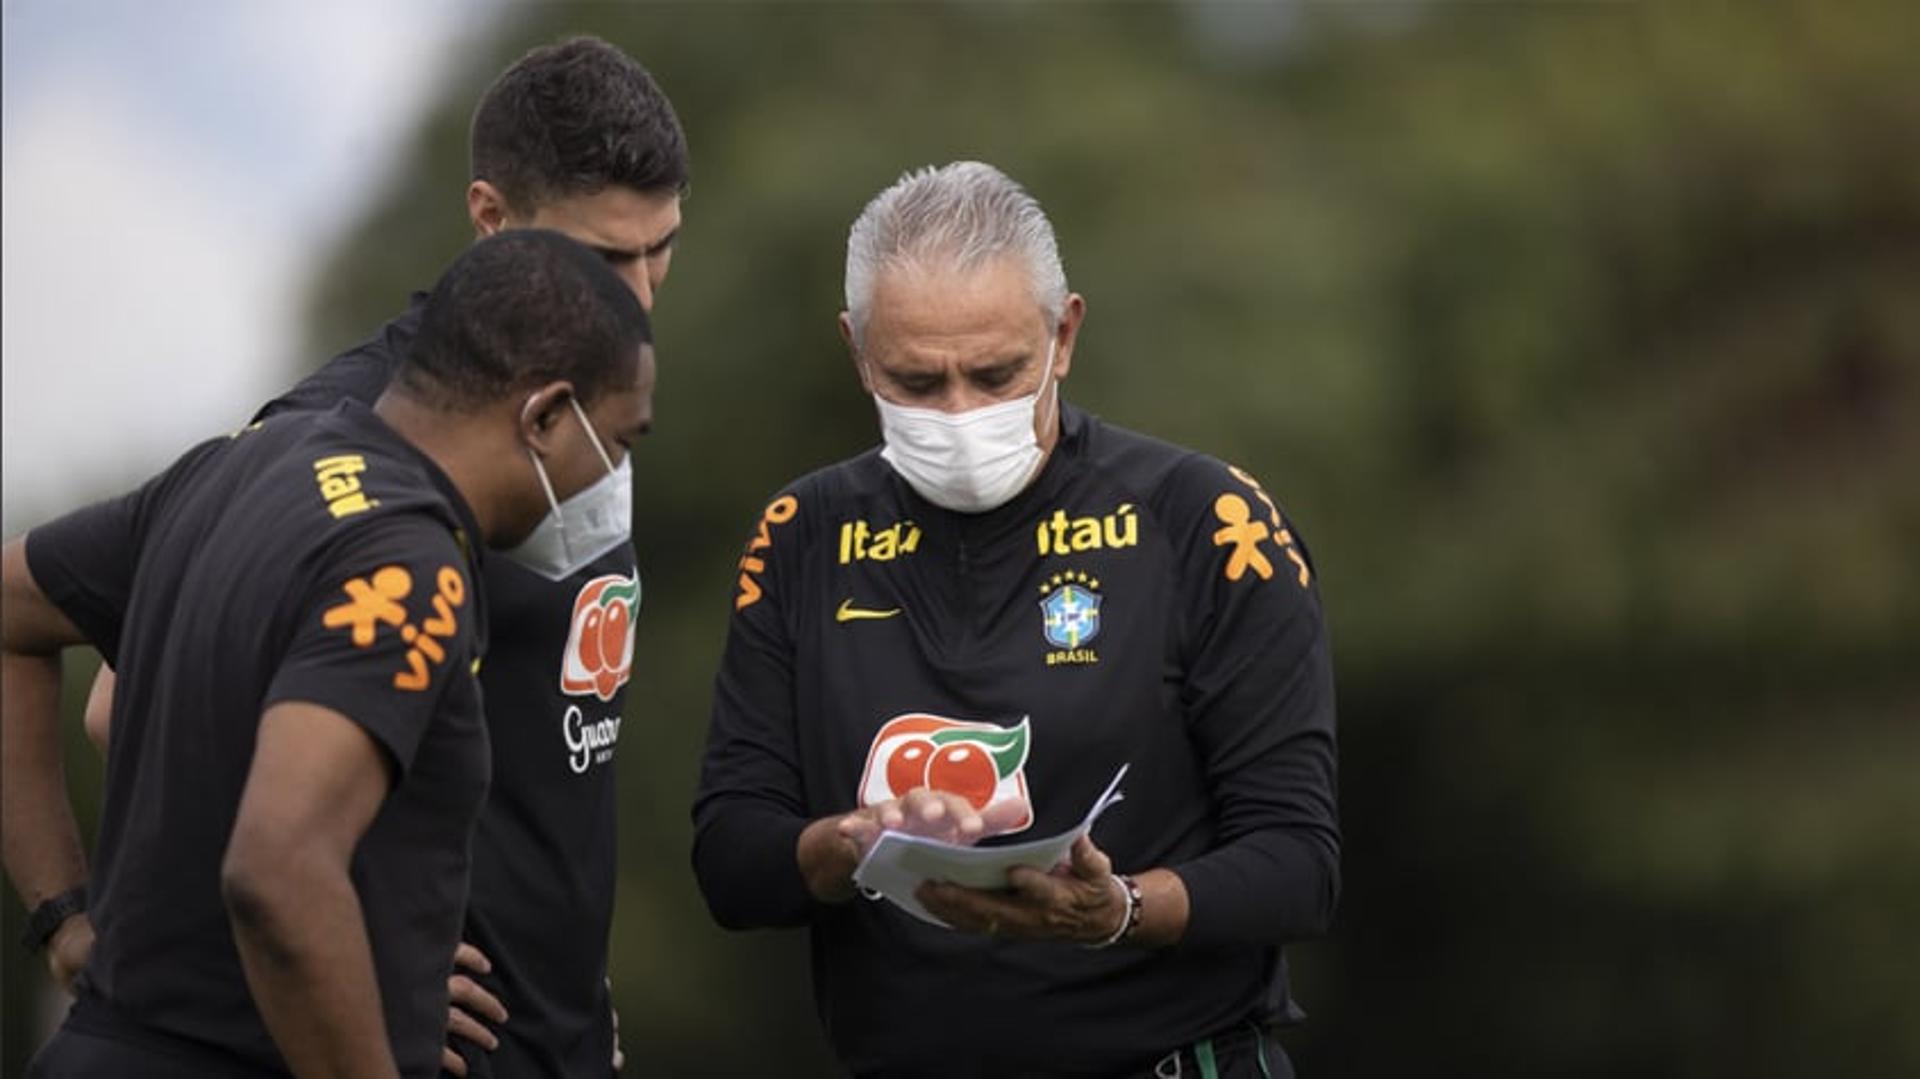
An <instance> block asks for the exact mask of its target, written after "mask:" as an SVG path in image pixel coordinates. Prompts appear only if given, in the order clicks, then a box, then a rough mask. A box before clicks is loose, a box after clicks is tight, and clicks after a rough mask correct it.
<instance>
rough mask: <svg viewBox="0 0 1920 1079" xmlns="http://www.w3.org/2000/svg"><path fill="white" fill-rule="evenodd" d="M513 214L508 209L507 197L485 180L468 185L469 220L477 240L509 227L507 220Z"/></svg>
mask: <svg viewBox="0 0 1920 1079" xmlns="http://www.w3.org/2000/svg"><path fill="white" fill-rule="evenodd" d="M511 216H512V213H511V212H510V211H509V210H508V209H507V197H506V196H505V195H502V194H501V193H500V189H499V188H497V187H495V186H493V185H492V184H490V183H488V182H487V181H485V180H475V181H474V182H472V183H470V184H468V185H467V219H468V220H469V221H472V222H473V235H474V238H475V239H479V240H484V239H486V238H487V237H489V236H491V235H493V234H494V233H496V232H499V231H500V230H501V229H503V228H506V227H507V219H508V218H509V217H511Z"/></svg>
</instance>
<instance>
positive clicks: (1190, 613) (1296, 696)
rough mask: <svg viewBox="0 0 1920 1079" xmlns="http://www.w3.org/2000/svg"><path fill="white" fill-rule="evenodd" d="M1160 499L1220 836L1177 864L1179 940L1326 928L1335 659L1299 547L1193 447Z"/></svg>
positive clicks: (1185, 695) (1333, 816) (1236, 479)
mask: <svg viewBox="0 0 1920 1079" xmlns="http://www.w3.org/2000/svg"><path fill="white" fill-rule="evenodd" d="M1165 493H1166V497H1165V498H1164V499H1163V502H1164V505H1165V509H1164V510H1163V512H1166V513H1167V514H1168V515H1169V523H1170V528H1171V529H1172V530H1173V534H1175V535H1183V536H1185V549H1184V550H1183V551H1182V552H1180V557H1181V565H1182V587H1181V594H1182V595H1184V596H1186V597H1188V599H1187V601H1186V602H1187V610H1186V611H1185V612H1184V617H1183V622H1184V632H1183V636H1182V671H1183V678H1182V682H1181V687H1180V701H1181V706H1182V710H1183V712H1184V714H1185V718H1186V722H1187V724H1188V731H1189V734H1190V736H1191V737H1192V738H1193V739H1194V741H1195V744H1196V745H1197V746H1198V748H1199V751H1200V759H1201V761H1202V763H1203V766H1204V768H1205V772H1206V780H1207V782H1208V784H1209V788H1210V790H1209V793H1210V801H1211V803H1212V805H1213V809H1214V813H1215V815H1216V826H1217V830H1218V837H1219V845H1218V846H1216V847H1215V848H1214V849H1213V850H1211V851H1209V852H1207V853H1206V854H1204V855H1202V856H1200V857H1198V858H1195V859H1193V860H1191V861H1188V862H1186V863H1184V864H1181V865H1177V866H1173V867H1172V868H1173V870H1174V871H1175V872H1176V873H1178V874H1179V875H1180V878H1181V880H1182V881H1183V882H1184V883H1185V884H1186V887H1187V895H1188V899H1189V902H1190V913H1189V920H1188V925H1187V932H1186V937H1185V941H1184V943H1185V944H1187V945H1189V946H1194V947H1206V946H1210V945H1214V944H1222V943H1231V942H1256V943H1281V942H1284V941H1287V940H1291V939H1298V938H1303V937H1311V936H1318V935H1320V934H1321V933H1324V932H1325V931H1326V928H1327V925H1328V923H1329V922H1330V921H1331V919H1332V917H1333V909H1334V905H1335V903H1336V902H1337V900H1338V896H1339V891H1340V875H1339V862H1340V830H1339V812H1338V808H1337V805H1336V794H1335V760H1336V751H1335V741H1334V697H1333V663H1332V657H1331V654H1330V652H1329V650H1328V645H1327V633H1326V625H1325V622H1324V621H1323V619H1322V616H1321V608H1320V594H1319V582H1318V580H1317V579H1316V578H1315V576H1314V573H1313V569H1312V564H1311V563H1310V562H1309V561H1308V559H1307V556H1306V551H1305V548H1304V546H1303V545H1302V544H1301V542H1300V539H1299V536H1298V534H1297V533H1295V532H1294V530H1293V529H1292V526H1291V524H1290V523H1289V522H1288V521H1287V520H1286V518H1285V516H1284V515H1283V514H1282V513H1281V511H1280V508H1279V507H1278V505H1277V504H1275V503H1274V501H1273V499H1272V498H1271V497H1270V496H1269V495H1268V494H1267V493H1266V492H1265V491H1264V490H1262V489H1261V487H1260V485H1259V484H1258V482H1257V481H1255V480H1254V479H1253V477H1252V476H1249V475H1247V474H1246V473H1245V472H1242V471H1240V470H1238V469H1234V468H1230V467H1229V466H1227V465H1224V464H1222V463H1221V462H1219V461H1217V460H1213V459H1211V458H1207V457H1204V456H1198V455H1196V456H1195V457H1193V458H1190V459H1189V460H1188V461H1186V462H1184V463H1183V464H1182V466H1181V467H1180V468H1179V469H1178V470H1177V471H1176V473H1175V475H1174V476H1173V478H1172V479H1171V480H1170V481H1169V483H1168V484H1167V487H1166V489H1165Z"/></svg>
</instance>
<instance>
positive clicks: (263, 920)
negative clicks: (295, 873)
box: [220, 837, 299, 966]
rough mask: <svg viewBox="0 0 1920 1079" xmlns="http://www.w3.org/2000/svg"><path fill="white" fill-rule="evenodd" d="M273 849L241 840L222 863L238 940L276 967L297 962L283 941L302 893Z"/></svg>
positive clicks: (223, 896) (223, 895)
mask: <svg viewBox="0 0 1920 1079" xmlns="http://www.w3.org/2000/svg"><path fill="white" fill-rule="evenodd" d="M283 861H284V859H280V858H276V857H275V856H274V855H273V854H272V852H271V851H270V850H267V849H264V848H263V847H261V846H260V845H258V844H254V843H248V842H246V841H244V839H242V838H241V837H236V838H235V841H234V842H233V843H231V844H229V846H228V847H227V853H226V857H225V858H224V859H222V861H221V863H220V900H221V902H222V903H223V904H225V906H226V908H227V918H228V920H229V921H230V922H232V924H233V935H234V939H235V941H236V942H237V943H238V944H240V945H241V948H242V950H243V951H244V950H253V951H255V953H256V954H258V955H261V956H263V957H264V958H267V959H269V960H271V961H273V962H274V963H275V964H276V965H281V966H285V965H289V964H291V963H292V962H293V958H294V957H293V955H292V952H291V950H289V949H288V948H286V947H284V946H282V945H281V944H280V943H279V942H281V941H282V940H283V939H284V933H283V932H282V929H283V928H284V927H285V926H286V925H287V923H288V914H289V913H290V912H291V910H292V909H293V908H294V907H295V906H297V905H298V902H299V900H298V897H297V896H295V895H293V894H291V893H293V892H297V891H298V890H299V888H298V886H297V885H296V884H294V883H293V881H292V879H291V875H290V874H289V873H288V872H286V867H285V866H284V865H282V864H280V863H281V862H283Z"/></svg>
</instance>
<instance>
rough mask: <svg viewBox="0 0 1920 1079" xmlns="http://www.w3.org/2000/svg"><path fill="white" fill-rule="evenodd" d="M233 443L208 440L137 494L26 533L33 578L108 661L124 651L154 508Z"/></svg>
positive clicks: (142, 486) (122, 496)
mask: <svg viewBox="0 0 1920 1079" xmlns="http://www.w3.org/2000/svg"><path fill="white" fill-rule="evenodd" d="M229 441H230V440H229V439H227V438H216V439H210V440H208V441H206V442H203V443H201V444H200V445H198V446H195V447H194V448H193V449H191V450H188V451H187V452H186V453H185V454H183V455H182V456H181V457H180V459H179V460H177V461H175V462H174V463H173V464H172V465H171V466H169V467H168V468H167V470H166V471H165V472H162V473H160V474H159V475H158V476H155V477H154V478H152V479H150V480H148V481H147V482H146V483H144V484H142V485H141V486H139V487H138V488H136V489H134V490H133V491H130V492H128V493H126V494H124V495H120V496H118V497H116V498H109V499H106V500H105V501H102V502H96V503H94V504H93V505H91V506H87V507H85V508H83V509H78V510H75V511H74V512H72V513H69V514H67V515H66V516H64V517H60V518H57V519H55V520H53V521H50V522H48V523H47V524H44V525H41V526H40V527H39V528H36V529H34V530H33V531H31V532H29V533H27V539H26V555H27V568H28V570H30V571H31V572H32V573H33V580H34V583H35V584H36V585H38V586H39V588H40V591H41V592H42V593H44V594H45V595H46V597H47V598H48V599H49V600H51V601H52V602H53V605H54V606H56V607H58V608H60V612H61V613H62V614H64V615H66V616H67V619H68V620H69V621H71V622H72V623H73V624H74V626H75V627H76V628H78V629H79V630H80V632H81V633H83V634H85V635H86V637H87V640H88V641H89V642H91V643H92V645H93V646H94V647H95V648H96V649H98V650H99V651H100V654H101V656H102V657H104V658H105V659H106V661H107V663H108V665H112V664H113V663H115V662H116V660H117V659H118V657H119V654H120V627H121V623H122V622H123V621H124V620H125V618H126V614H127V603H128V601H129V599H130V598H131V597H132V595H133V577H134V572H135V571H136V570H137V569H138V568H139V564H140V550H141V547H142V546H143V545H144V544H145V542H146V533H147V529H148V526H149V524H150V522H151V520H152V516H153V513H154V512H155V509H156V507H157V506H159V505H160V504H161V503H163V502H164V501H165V499H166V497H167V493H168V492H169V491H171V490H172V489H173V488H174V486H175V485H176V484H177V483H178V482H179V480H180V478H181V477H182V476H184V475H186V474H188V473H189V472H191V471H193V469H194V468H195V467H196V462H197V461H199V460H200V459H201V458H203V457H205V456H206V455H207V454H209V453H211V452H213V451H214V450H215V449H216V448H217V447H219V446H222V445H225V444H227V443H228V442H229Z"/></svg>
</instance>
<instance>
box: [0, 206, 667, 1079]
mask: <svg viewBox="0 0 1920 1079" xmlns="http://www.w3.org/2000/svg"><path fill="white" fill-rule="evenodd" d="M651 336H652V335H651V330H650V328H649V325H648V321H647V316H646V312H645V310H644V309H643V308H642V307H641V306H640V304H639V303H638V301H637V300H636V298H635V297H634V296H633V294H632V293H631V291H630V290H628V289H627V288H626V287H625V286H624V285H623V283H622V282H621V281H620V280H619V279H618V278H617V277H616V276H615V275H614V274H613V273H612V272H610V271H609V270H608V268H607V267H606V265H605V263H604V261H603V260H601V259H600V258H598V257H596V256H595V254H594V253H593V252H591V251H589V250H587V249H586V248H585V247H583V246H582V245H580V244H578V243H575V242H574V241H572V240H569V239H567V238H566V237H564V236H562V235H560V234H558V233H555V232H551V231H547V230H525V231H519V232H513V233H509V234H505V235H501V236H498V237H495V238H492V239H489V240H487V241H485V242H483V243H481V244H479V245H477V246H475V247H473V248H472V249H470V250H469V251H468V252H467V253H466V254H464V255H462V256H461V257H460V258H459V259H458V260H456V261H455V262H454V264H453V265H452V267H450V268H449V269H448V271H447V273H446V274H445V275H444V276H443V277H442V279H441V281H440V283H439V284H438V285H437V286H436V287H435V289H434V291H433V293H432V295H431V296H430V297H429V298H428V300H427V302H426V304H425V307H424V310H423V312H422V315H421V319H420V327H419V332H418V336H417V338H416V339H415V341H414V342H413V347H412V349H411V350H410V351H409V353H408V354H407V356H406V357H405V359H404V360H403V361H402V363H401V364H400V365H399V368H398V370H397V372H396V376H395V378H394V379H393V381H392V383H391V385H390V386H389V387H388V388H387V389H386V390H385V391H384V392H383V393H382V394H381V395H380V396H379V397H378V399H377V400H376V401H375V402H374V404H373V405H372V407H371V408H369V407H368V406H366V405H364V404H362V403H361V402H358V401H354V400H347V401H344V402H341V403H340V404H339V405H337V406H336V407H335V408H333V409H331V410H329V411H326V412H305V413H298V414H290V415H285V416H278V417H274V418H270V419H267V420H264V421H261V422H257V423H255V424H252V425H250V426H249V427H247V428H245V429H244V430H242V431H240V432H238V433H236V434H234V435H232V436H230V437H226V438H219V439H214V440H212V441H209V442H206V443H203V444H202V445H200V446H198V447H195V448H194V449H192V450H190V451H188V452H187V454H186V455H184V456H183V457H181V458H180V460H179V461H177V462H176V463H175V464H174V465H173V466H172V467H170V468H169V469H167V470H166V471H165V472H163V473H161V474H160V475H159V476H158V477H156V478H155V479H153V480H151V481H149V482H148V483H147V484H145V485H144V486H142V487H141V488H139V489H138V490H136V491H134V492H132V493H131V494H128V495H124V496H121V497H119V498H115V499H109V500H107V501H105V502H101V503H98V504H96V505H94V506H90V507H88V508H86V509H83V510H79V511H77V512H75V513H72V514H69V515H67V516H65V517H62V518H60V519H58V520H56V521H54V522H52V523H50V524H48V525H45V526H43V527H41V528H37V529H34V530H33V531H32V532H30V533H29V534H28V535H27V536H26V537H25V538H23V539H17V540H14V541H12V542H10V543H8V544H7V545H6V546H5V548H4V551H3V552H0V575H3V579H0V587H3V588H4V595H5V608H4V620H3V624H0V653H3V654H4V662H5V681H4V688H3V690H0V692H3V693H4V706H3V708H0V731H3V732H4V746H5V755H4V758H0V772H3V773H4V774H3V775H0V778H3V779H4V781H5V783H4V790H5V800H6V805H5V809H6V813H5V816H4V822H5V823H4V839H5V842H4V847H5V854H6V863H7V872H8V875H9V877H10V878H11V879H12V880H13V882H14V885H15V887H16V888H17V889H18V890H19V891H20V893H21V894H22V896H23V897H25V898H26V899H27V901H28V902H29V903H30V904H37V903H38V902H40V901H41V900H43V899H44V898H46V897H50V896H54V895H57V894H60V893H63V892H66V891H68V890H70V889H71V888H72V887H74V886H75V885H76V884H77V883H80V882H81V881H82V880H84V878H85V872H86V869H85V862H84V859H83V858H82V856H81V853H80V850H79V846H78V843H77V842H75V841H73V840H72V837H74V836H75V835H76V834H77V831H76V829H74V828H73V824H72V817H71V810H70V809H69V807H68V806H67V804H66V801H65V797H64V791H62V790H59V787H60V784H59V782H58V775H59V772H60V768H61V763H60V755H59V738H58V733H59V732H58V715H57V702H58V700H59V685H60V666H59V664H60V659H59V657H60V652H61V651H62V650H63V649H64V648H66V647H68V646H72V645H76V644H82V643H89V644H92V645H94V646H95V647H97V648H98V649H99V650H100V651H101V653H102V654H103V655H104V656H105V657H106V658H107V660H108V661H109V662H111V663H113V664H114V665H115V666H116V669H117V670H118V671H119V672H120V676H119V677H120V683H121V684H120V685H119V687H118V690H117V693H116V696H115V702H114V705H113V708H114V716H113V723H112V730H113V735H112V739H111V742H110V745H109V750H108V765H107V790H106V798H105V802H104V805H103V807H102V814H101V831H100V836H99V841H98V844H97V848H96V857H95V860H94V873H93V877H92V879H91V881H88V882H87V889H88V894H89V898H90V901H91V905H90V917H91V923H92V926H93V928H94V930H95V931H96V932H97V934H98V936H97V939H96V940H95V941H94V943H93V947H92V950H91V955H90V956H89V957H88V959H87V962H86V966H85V968H84V969H83V970H82V971H81V972H80V974H79V977H78V980H77V982H76V984H75V989H76V995H77V998H78V999H77V1003H76V1004H75V1006H74V1009H73V1010H72V1012H71V1013H70V1014H69V1015H68V1017H67V1020H66V1022H65V1023H64V1024H63V1025H62V1027H61V1029H60V1031H59V1032H58V1033H56V1034H55V1036H54V1038H53V1040H52V1041H51V1042H49V1043H48V1044H47V1046H46V1047H44V1048H43V1049H42V1051H41V1053H40V1054H39V1055H38V1056H37V1057H36V1058H35V1061H34V1063H33V1064H32V1065H31V1066H30V1068H29V1074H30V1075H35V1076H45V1077H48V1079H66V1077H80V1076H102V1075H112V1076H131V1077H143V1076H147V1077H171V1076H185V1075H236V1076H244V1075H274V1074H283V1073H284V1071H286V1070H291V1071H293V1072H295V1073H297V1074H301V1075H336V1076H373V1077H377V1076H383V1075H407V1076H430V1075H434V1074H436V1073H438V1071H439V1070H440V1065H441V1052H442V1022H443V1017H444V1015H445V1013H446V1009H447V1001H448V988H447V981H446V978H447V972H448V967H449V959H450V957H451V955H452V954H453V948H454V945H455V944H456V942H457V941H458V939H459V934H460V931H461V926H462V918H463V913H464V908H465V904H466V895H467V885H468V872H469V865H468V859H469V847H470V842H471V837H472V832H473V825H474V822H475V820H476V817H477V814H478V811H479V806H480V802H481V799H482V798H483V796H484V794H485V792H486V787H487V781H488V774H489V751H488V740H487V732H486V728H485V727H484V725H483V724H482V721H481V716H480V689H479V686H478V678H477V675H478V672H479V671H480V670H481V669H482V653H483V651H484V640H483V638H484V633H485V627H486V625H487V618H486V613H485V607H486V598H487V597H486V596H485V594H484V592H483V591H482V590H481V589H480V588H479V587H477V581H478V580H479V573H480V568H481V566H482V564H483V563H482V561H481V558H480V554H479V547H480V546H481V545H482V544H484V545H487V546H493V547H501V548H508V549H509V550H508V552H507V557H519V556H520V554H519V552H521V551H522V549H523V548H524V541H525V540H526V538H527V537H528V536H529V535H530V534H532V533H533V532H534V531H535V530H536V528H537V527H539V526H540V525H542V524H543V523H544V522H546V521H548V520H551V518H552V517H553V516H554V515H555V514H557V513H558V512H559V505H560V504H562V502H563V500H567V499H571V498H572V497H574V496H575V495H577V494H578V493H579V492H580V491H583V490H586V489H589V488H591V487H593V486H594V485H596V484H598V483H600V482H601V481H602V479H603V478H604V477H605V476H607V475H608V474H609V473H611V472H612V471H613V470H614V465H613V460H612V459H613V456H614V455H615V454H616V453H617V454H618V455H619V457H620V459H621V460H622V462H623V463H624V459H625V450H624V447H625V446H627V445H629V444H630V443H631V442H632V441H633V440H634V439H636V438H638V437H639V436H640V435H641V434H643V433H644V432H645V431H646V430H647V428H648V427H649V426H650V425H651V422H652V393H653V381H654V368H653V356H652V350H651V347H650V341H651ZM56 792H57V794H58V797H57V798H56V797H54V795H55V794H56ZM49 837H65V838H66V839H67V842H64V843H63V842H48V838H49Z"/></svg>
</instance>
